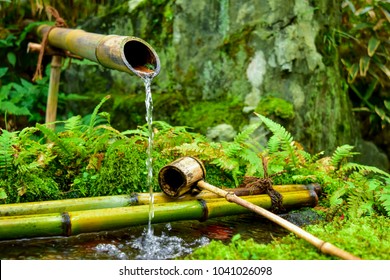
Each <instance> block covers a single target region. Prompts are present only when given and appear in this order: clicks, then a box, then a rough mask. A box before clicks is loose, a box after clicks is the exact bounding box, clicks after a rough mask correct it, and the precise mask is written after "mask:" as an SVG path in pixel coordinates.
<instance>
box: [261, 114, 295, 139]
mask: <svg viewBox="0 0 390 280" xmlns="http://www.w3.org/2000/svg"><path fill="white" fill-rule="evenodd" d="M255 115H256V116H258V117H259V118H260V119H261V121H262V122H263V123H264V124H265V125H266V126H267V127H268V129H269V130H271V132H272V133H273V134H274V135H276V136H277V137H278V138H279V140H280V141H281V142H282V143H283V145H287V146H291V145H292V142H293V141H294V138H293V137H292V135H291V134H290V132H288V131H287V130H286V129H285V128H284V127H283V126H282V125H280V124H278V123H276V122H274V121H273V120H271V119H269V118H267V117H264V116H263V115H260V114H257V113H255Z"/></svg>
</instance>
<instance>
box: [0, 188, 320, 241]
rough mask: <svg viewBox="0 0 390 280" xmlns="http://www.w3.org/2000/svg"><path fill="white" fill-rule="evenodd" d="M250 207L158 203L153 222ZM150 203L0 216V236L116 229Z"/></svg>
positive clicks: (298, 196)
mask: <svg viewBox="0 0 390 280" xmlns="http://www.w3.org/2000/svg"><path fill="white" fill-rule="evenodd" d="M244 198H245V199H246V200H248V201H250V202H251V203H253V204H255V205H259V206H261V207H264V208H269V207H271V204H272V202H271V199H270V197H269V196H268V195H252V196H245V197H244ZM317 201H318V197H317V194H316V193H315V192H314V191H313V190H302V191H299V192H286V193H284V194H283V206H284V207H285V208H286V209H293V208H299V207H302V206H312V207H313V206H315V205H316V204H317ZM249 212H250V210H249V209H246V208H244V207H241V206H239V205H237V204H235V203H230V202H228V201H226V200H225V199H223V198H213V199H201V200H186V201H178V200H177V199H176V202H169V203H159V204H155V206H154V218H153V220H152V223H166V222H173V221H180V220H201V221H203V220H207V219H209V218H215V217H221V216H229V215H236V214H243V213H249ZM148 220H149V205H137V206H131V207H116V208H105V209H94V210H83V211H73V212H64V213H49V214H38V215H22V216H6V217H0V240H7V239H17V238H32V237H47V236H70V235H76V234H80V233H87V232H97V231H103V230H115V229H121V228H126V227H130V226H135V225H146V224H147V223H148Z"/></svg>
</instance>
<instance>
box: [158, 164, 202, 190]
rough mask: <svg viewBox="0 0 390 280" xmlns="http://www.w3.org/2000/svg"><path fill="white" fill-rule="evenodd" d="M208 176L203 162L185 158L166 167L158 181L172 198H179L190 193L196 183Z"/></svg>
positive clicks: (160, 173) (161, 171)
mask: <svg viewBox="0 0 390 280" xmlns="http://www.w3.org/2000/svg"><path fill="white" fill-rule="evenodd" d="M205 176H206V169H205V168H204V166H203V164H202V162H201V161H199V160H198V159H196V158H193V157H183V158H179V159H177V160H175V161H174V162H172V163H171V164H169V165H167V166H164V167H163V168H162V169H161V170H160V172H159V174H158V181H159V184H160V187H161V190H162V191H163V192H164V193H165V194H166V195H168V196H170V197H179V196H181V195H183V194H185V193H188V192H190V191H191V190H192V189H193V188H195V187H196V183H197V182H198V181H200V180H202V179H204V178H205Z"/></svg>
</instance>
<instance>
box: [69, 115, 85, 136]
mask: <svg viewBox="0 0 390 280" xmlns="http://www.w3.org/2000/svg"><path fill="white" fill-rule="evenodd" d="M64 126H65V129H66V130H67V131H71V132H75V131H80V130H81V128H82V126H83V124H82V121H81V116H73V117H71V118H69V119H68V120H66V121H65V125H64Z"/></svg>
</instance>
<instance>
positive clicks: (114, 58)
mask: <svg viewBox="0 0 390 280" xmlns="http://www.w3.org/2000/svg"><path fill="white" fill-rule="evenodd" d="M48 32H49V35H48V38H47V39H48V44H49V45H50V46H52V47H56V48H59V49H62V50H66V51H69V52H71V53H72V54H75V55H78V56H80V57H83V58H86V59H89V60H92V61H94V62H97V63H99V64H101V65H102V66H104V67H107V68H110V69H115V70H119V71H123V72H127V73H130V74H131V73H134V74H136V75H137V76H139V77H141V78H142V77H144V76H149V77H151V78H153V77H154V76H156V75H158V73H159V72H160V59H159V57H158V55H157V53H156V52H155V50H154V49H153V48H152V47H151V46H150V45H149V44H148V43H147V42H145V41H144V40H142V39H140V38H137V37H132V36H119V35H101V34H96V33H89V32H85V31H84V30H81V29H70V28H61V27H51V26H49V25H40V26H38V28H37V34H38V35H39V36H41V37H43V36H44V35H45V34H46V33H48Z"/></svg>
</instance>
